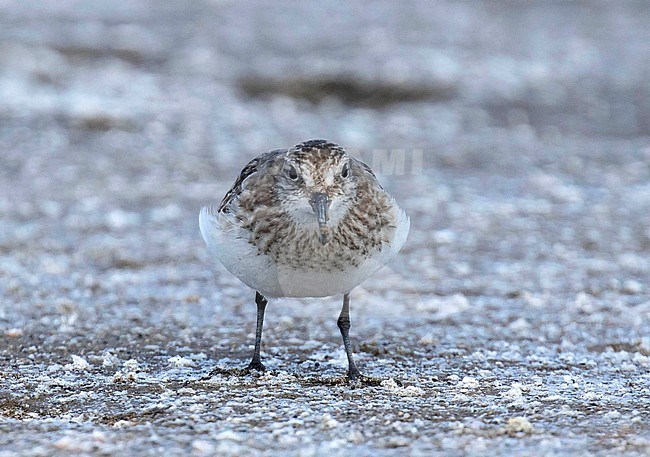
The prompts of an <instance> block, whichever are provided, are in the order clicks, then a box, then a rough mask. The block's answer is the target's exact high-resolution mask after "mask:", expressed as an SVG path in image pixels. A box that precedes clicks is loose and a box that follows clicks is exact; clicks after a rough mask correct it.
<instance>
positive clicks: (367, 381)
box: [198, 367, 401, 389]
mask: <svg viewBox="0 0 650 457" xmlns="http://www.w3.org/2000/svg"><path fill="white" fill-rule="evenodd" d="M282 374H285V375H286V374H290V375H291V376H293V377H294V378H296V381H297V382H298V383H300V384H301V385H302V386H303V387H318V386H329V387H335V386H349V387H350V388H352V389H355V388H360V387H376V386H380V385H381V382H382V381H383V379H380V378H373V377H370V376H364V375H361V376H359V377H357V378H354V379H350V378H348V377H347V376H336V377H321V376H303V375H301V374H297V373H288V372H283V371H277V370H265V371H259V370H255V369H251V368H249V367H244V368H222V367H215V368H213V369H212V370H211V371H210V372H209V373H208V374H206V375H204V376H202V377H201V378H199V379H198V381H209V380H211V379H212V378H214V377H216V376H220V377H224V378H252V379H255V378H262V377H266V376H273V377H275V376H280V375H282ZM398 385H401V382H399V381H398Z"/></svg>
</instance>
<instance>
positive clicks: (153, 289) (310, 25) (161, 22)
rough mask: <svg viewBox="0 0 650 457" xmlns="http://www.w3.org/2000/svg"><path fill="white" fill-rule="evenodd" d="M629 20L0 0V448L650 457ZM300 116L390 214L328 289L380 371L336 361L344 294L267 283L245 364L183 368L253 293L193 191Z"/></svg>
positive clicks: (550, 10) (553, 6)
mask: <svg viewBox="0 0 650 457" xmlns="http://www.w3.org/2000/svg"><path fill="white" fill-rule="evenodd" d="M649 21H650V8H649V7H648V6H647V5H646V4H644V3H642V2H617V3H615V4H614V3H612V2H610V3H593V4H590V3H577V2H576V3H570V4H569V3H564V2H545V1H539V2H526V3H520V2H509V1H508V2H446V1H436V2H426V1H422V2H400V3H397V2H374V3H373V4H372V5H370V4H366V3H359V2H352V3H348V4H346V5H343V4H334V3H323V4H322V5H321V6H317V5H316V4H313V3H306V2H305V3H297V2H296V3H294V2H286V3H285V2H282V3H276V2H263V3H259V2H230V1H195V2H181V1H169V2H164V3H160V2H150V1H145V0H137V1H131V2H128V3H127V4H125V5H120V7H119V8H118V7H117V6H116V5H114V4H110V3H106V2H92V1H85V2H46V3H43V4H37V3H25V2H18V1H15V2H14V1H0V363H1V366H2V369H1V370H0V379H1V382H0V431H1V433H0V455H1V456H3V457H4V456H12V455H34V456H39V455H42V456H51V455H71V454H73V455H117V454H120V455H136V454H137V455H160V454H161V453H163V452H164V453H165V455H188V454H195V455H211V454H216V455H238V454H247V455H251V454H254V455H270V456H272V455H277V456H284V455H305V456H309V455H375V456H380V455H396V454H399V455H403V454H407V453H408V454H411V455H427V456H430V455H496V454H512V455H614V454H615V455H647V453H648V452H650V426H648V422H649V421H650V289H649V287H650V285H649V284H648V277H649V274H650V259H649V256H648V254H649V252H650V165H649V164H650V142H649V136H650V111H648V107H649V106H650V92H649V91H648V87H649V86H648V84H647V81H648V76H650V75H649V73H648V68H650V65H648V63H649V62H650V48H649V47H648V46H647V43H648V42H650V32H649V29H648V28H647V23H648V22H649ZM314 137H316V138H318V137H325V138H328V139H331V140H333V141H336V142H339V143H340V144H342V145H344V146H347V147H348V148H349V149H350V150H353V151H356V152H357V153H358V154H359V155H360V156H361V157H362V158H363V159H365V160H366V161H367V162H368V163H369V164H370V165H373V166H374V167H375V169H376V171H378V173H379V174H380V179H381V180H382V182H383V183H384V184H385V187H386V188H387V189H388V190H389V191H390V192H392V193H393V194H394V195H395V196H396V197H397V198H398V200H399V201H400V203H401V204H402V206H403V207H404V208H406V209H407V211H408V213H409V214H410V215H411V218H412V231H411V234H410V238H409V240H408V242H407V244H406V246H405V247H404V249H403V252H402V254H401V255H400V257H399V258H398V259H397V261H396V262H394V264H393V265H392V266H391V268H386V269H384V270H383V271H382V272H380V273H379V274H377V275H375V276H374V277H373V278H372V279H370V280H368V281H367V282H366V283H365V284H364V285H363V286H362V287H359V288H358V289H356V290H355V291H354V292H353V294H352V338H353V344H354V348H355V352H356V354H357V359H358V362H359V364H360V366H361V368H362V370H363V371H364V372H365V373H366V374H367V375H369V376H372V377H374V378H377V379H379V385H376V386H369V387H368V386H366V387H364V386H348V385H346V384H345V383H343V382H341V380H342V378H341V377H342V375H343V373H344V370H345V367H346V361H345V354H344V352H343V349H342V345H341V341H340V336H339V333H338V329H337V327H336V316H337V315H338V311H339V308H340V297H333V298H328V299H322V300H319V299H313V300H278V301H274V302H271V304H270V305H269V307H268V310H267V319H266V323H265V335H264V346H263V356H264V358H265V363H266V364H267V366H268V367H269V371H268V372H267V373H265V374H263V375H249V376H236V375H228V374H227V373H226V374H222V375H215V376H208V373H210V371H211V370H212V369H213V368H214V367H220V368H222V369H224V370H226V371H228V370H231V371H233V372H234V370H233V369H234V368H238V367H242V366H244V365H245V364H246V363H247V362H248V358H249V357H250V354H251V351H252V342H253V332H254V320H255V307H254V304H253V293H252V292H251V291H249V290H247V289H246V288H245V287H244V286H243V285H241V284H240V283H238V281H237V280H236V279H235V278H233V277H232V276H231V275H230V274H228V273H227V272H226V271H225V270H224V269H223V268H222V267H220V266H218V265H213V264H212V263H211V261H210V259H209V258H208V255H207V253H206V251H205V249H204V246H203V242H202V240H201V238H200V235H199V231H198V227H197V215H198V211H199V208H200V206H201V205H203V204H206V203H211V202H212V203H214V202H217V201H218V200H219V199H220V198H221V196H222V195H223V193H224V192H225V191H226V190H227V188H228V187H229V186H230V184H231V183H232V181H233V179H234V177H235V176H236V174H237V173H238V171H239V169H240V168H241V167H242V166H243V165H244V164H245V163H246V161H247V160H249V159H250V158H251V157H253V156H254V155H257V154H259V153H260V152H263V151H265V150H267V149H271V148H275V147H283V146H289V145H292V144H295V143H297V142H299V141H302V140H305V139H308V138H314ZM387 154H388V155H387ZM419 157H421V158H422V160H420V159H419ZM401 159H404V162H403V165H404V166H403V169H402V167H401V165H402V162H401Z"/></svg>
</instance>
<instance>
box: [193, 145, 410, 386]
mask: <svg viewBox="0 0 650 457" xmlns="http://www.w3.org/2000/svg"><path fill="white" fill-rule="evenodd" d="M410 224H411V222H410V218H409V217H408V216H407V214H406V212H405V211H404V210H403V209H402V208H400V207H399V206H398V204H397V203H396V201H395V198H394V197H392V196H391V195H390V194H388V193H387V192H386V191H385V190H384V188H383V187H382V186H381V184H379V182H378V180H377V177H376V175H375V174H374V173H373V171H372V170H371V169H370V167H369V166H368V165H366V164H365V163H363V162H362V161H360V160H359V159H357V158H355V157H352V156H351V155H350V154H348V153H347V152H346V151H345V150H344V149H343V148H342V147H341V146H339V145H337V144H335V143H333V142H330V141H328V140H322V139H317V140H309V141H304V142H302V143H300V144H297V145H295V146H293V147H290V148H284V149H274V150H271V151H269V152H266V153H263V154H261V155H259V156H257V157H255V158H254V159H252V160H251V161H250V162H249V163H248V164H247V165H246V166H245V167H244V168H243V169H242V171H241V173H240V174H239V177H238V178H237V179H236V181H235V183H234V184H233V186H232V187H231V188H230V190H228V191H227V192H226V194H225V196H224V197H223V199H222V200H221V203H220V204H219V206H218V207H214V206H210V205H208V206H204V207H202V208H201V211H200V215H199V227H200V231H201V235H202V237H203V239H204V241H205V243H206V245H207V249H208V252H209V255H210V256H211V257H214V258H216V259H218V260H219V261H220V262H221V263H222V264H223V265H224V266H225V268H226V269H227V270H228V271H229V272H230V273H232V274H233V275H234V276H236V277H237V278H238V279H239V280H240V281H241V282H242V283H244V284H245V285H246V286H248V287H249V288H251V289H252V290H253V291H255V304H256V305H257V323H256V331H255V349H254V352H253V357H252V360H251V362H250V363H249V365H248V366H247V369H246V371H250V370H256V371H264V370H265V366H264V364H263V363H262V360H261V354H260V352H261V344H262V329H263V325H264V315H265V311H266V306H267V304H268V301H269V300H270V299H280V298H284V297H329V296H335V295H339V294H342V295H343V306H342V308H341V312H340V314H339V317H338V320H337V325H338V328H339V330H340V333H341V336H342V338H343V345H344V348H345V353H346V356H347V360H348V370H347V380H348V381H356V380H359V379H361V378H362V377H363V376H362V375H361V373H360V371H359V369H358V368H357V366H356V364H355V361H354V357H353V353H352V347H351V343H350V335H349V332H350V292H351V291H352V289H354V288H355V287H356V286H358V285H359V284H361V283H362V282H364V281H365V280H366V279H368V278H369V277H370V276H371V275H372V274H373V273H375V272H376V271H377V270H379V269H380V268H382V267H383V266H385V265H386V264H387V263H389V262H390V261H391V260H392V259H393V258H394V257H395V256H396V255H397V253H398V252H399V251H400V249H401V248H402V246H403V245H404V243H405V242H406V239H407V236H408V233H409V229H410Z"/></svg>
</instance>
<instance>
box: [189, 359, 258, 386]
mask: <svg viewBox="0 0 650 457" xmlns="http://www.w3.org/2000/svg"><path fill="white" fill-rule="evenodd" d="M254 371H255V372H259V373H263V372H265V371H266V367H265V366H264V365H263V364H262V362H259V361H257V362H251V363H249V364H248V365H247V366H246V367H245V368H221V367H215V368H213V369H212V371H210V373H208V374H207V375H205V376H203V377H202V378H201V381H205V380H208V379H210V378H212V377H214V376H228V377H230V376H246V375H249V374H252V372H254Z"/></svg>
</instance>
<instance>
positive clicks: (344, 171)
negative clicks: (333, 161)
mask: <svg viewBox="0 0 650 457" xmlns="http://www.w3.org/2000/svg"><path fill="white" fill-rule="evenodd" d="M341 176H342V177H343V178H347V177H348V176H350V165H348V164H347V163H346V164H345V165H343V169H342V170H341Z"/></svg>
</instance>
